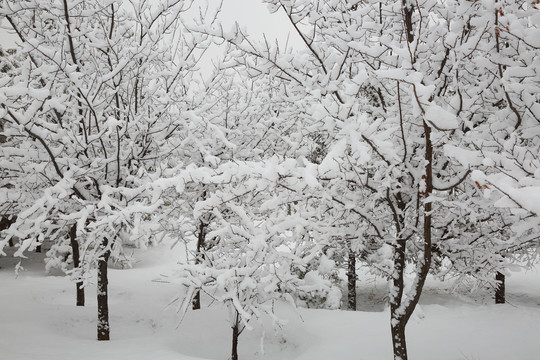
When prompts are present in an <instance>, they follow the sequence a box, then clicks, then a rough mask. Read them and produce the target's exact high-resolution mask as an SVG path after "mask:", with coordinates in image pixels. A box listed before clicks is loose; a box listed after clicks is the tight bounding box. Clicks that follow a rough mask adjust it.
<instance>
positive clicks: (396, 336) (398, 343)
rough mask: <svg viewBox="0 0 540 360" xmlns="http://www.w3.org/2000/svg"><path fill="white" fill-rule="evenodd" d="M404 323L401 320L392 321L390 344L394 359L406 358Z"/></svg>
mask: <svg viewBox="0 0 540 360" xmlns="http://www.w3.org/2000/svg"><path fill="white" fill-rule="evenodd" d="M405 325H406V323H404V322H403V321H399V320H397V321H395V322H394V321H392V325H391V327H392V345H393V348H394V359H395V360H407V342H406V339H405Z"/></svg>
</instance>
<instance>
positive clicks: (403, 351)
mask: <svg viewBox="0 0 540 360" xmlns="http://www.w3.org/2000/svg"><path fill="white" fill-rule="evenodd" d="M405 247H406V242H405V240H403V239H399V240H398V241H397V244H396V248H395V249H394V256H393V263H394V276H393V278H392V289H391V291H390V326H391V331H392V346H393V350H394V359H395V360H407V343H406V341H405V326H406V325H407V319H406V318H404V317H403V312H402V311H400V307H401V303H402V301H403V291H404V289H405V282H404V280H403V276H404V273H405Z"/></svg>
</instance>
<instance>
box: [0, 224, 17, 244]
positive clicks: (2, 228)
mask: <svg viewBox="0 0 540 360" xmlns="http://www.w3.org/2000/svg"><path fill="white" fill-rule="evenodd" d="M15 219H17V217H16V216H12V218H11V219H9V218H8V217H7V216H2V218H0V231H2V230H6V229H8V228H9V227H10V226H11V224H13V223H14V222H15ZM8 246H9V247H13V246H15V244H14V243H13V238H10V239H9V240H8Z"/></svg>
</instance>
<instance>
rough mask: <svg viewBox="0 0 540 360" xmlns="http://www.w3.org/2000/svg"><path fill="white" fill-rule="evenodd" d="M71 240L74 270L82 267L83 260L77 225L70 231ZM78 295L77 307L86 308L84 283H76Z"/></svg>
mask: <svg viewBox="0 0 540 360" xmlns="http://www.w3.org/2000/svg"><path fill="white" fill-rule="evenodd" d="M69 240H70V244H71V254H72V257H73V268H74V269H77V268H78V267H79V266H80V263H81V260H80V255H79V242H78V241H77V224H73V226H72V227H71V229H70V230H69ZM75 289H76V293H77V306H84V287H83V282H82V281H77V282H76V283H75Z"/></svg>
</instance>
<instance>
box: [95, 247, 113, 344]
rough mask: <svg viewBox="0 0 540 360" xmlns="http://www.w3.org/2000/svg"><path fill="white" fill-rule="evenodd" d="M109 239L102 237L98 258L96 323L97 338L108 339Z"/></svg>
mask: <svg viewBox="0 0 540 360" xmlns="http://www.w3.org/2000/svg"><path fill="white" fill-rule="evenodd" d="M108 245H109V240H108V239H107V238H103V242H102V246H101V248H102V250H103V254H102V256H101V258H100V259H99V260H98V289H97V290H98V294H97V305H98V324H97V339H98V340H100V341H102V340H109V339H110V326H109V299H108V289H107V286H108V283H109V280H108V277H107V261H108V260H109V256H111V250H110V248H109V247H108Z"/></svg>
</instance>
